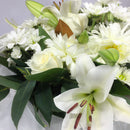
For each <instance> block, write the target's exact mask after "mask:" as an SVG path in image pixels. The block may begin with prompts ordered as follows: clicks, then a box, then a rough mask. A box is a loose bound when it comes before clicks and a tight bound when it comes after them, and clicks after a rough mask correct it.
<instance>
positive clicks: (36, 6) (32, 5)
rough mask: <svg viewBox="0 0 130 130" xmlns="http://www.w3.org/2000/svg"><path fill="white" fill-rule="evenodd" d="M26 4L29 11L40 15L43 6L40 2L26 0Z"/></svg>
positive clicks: (37, 15) (36, 15)
mask: <svg viewBox="0 0 130 130" xmlns="http://www.w3.org/2000/svg"><path fill="white" fill-rule="evenodd" d="M26 6H27V7H28V9H29V10H30V12H31V13H32V14H33V15H34V16H35V17H39V16H41V15H42V12H41V11H42V8H43V7H44V6H43V5H42V4H40V3H37V2H35V1H31V0H27V1H26Z"/></svg>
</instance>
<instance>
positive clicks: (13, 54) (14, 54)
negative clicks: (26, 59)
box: [11, 46, 22, 59]
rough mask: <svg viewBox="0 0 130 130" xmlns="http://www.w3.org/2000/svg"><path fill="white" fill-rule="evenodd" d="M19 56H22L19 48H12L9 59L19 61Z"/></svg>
mask: <svg viewBox="0 0 130 130" xmlns="http://www.w3.org/2000/svg"><path fill="white" fill-rule="evenodd" d="M21 56H22V53H21V50H20V48H19V47H18V46H15V47H13V50H12V52H11V57H12V58H14V59H19V58H21Z"/></svg>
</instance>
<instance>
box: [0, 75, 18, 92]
mask: <svg viewBox="0 0 130 130" xmlns="http://www.w3.org/2000/svg"><path fill="white" fill-rule="evenodd" d="M0 85H1V86H4V87H7V88H12V89H15V90H17V89H18V88H19V86H20V83H18V82H15V81H12V80H9V79H7V78H5V77H2V76H0Z"/></svg>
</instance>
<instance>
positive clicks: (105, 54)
mask: <svg viewBox="0 0 130 130" xmlns="http://www.w3.org/2000/svg"><path fill="white" fill-rule="evenodd" d="M99 55H100V57H102V59H103V60H104V61H105V62H106V64H108V65H111V66H113V65H115V63H116V62H117V61H118V59H119V52H118V50H116V49H115V48H110V49H106V50H102V51H99Z"/></svg>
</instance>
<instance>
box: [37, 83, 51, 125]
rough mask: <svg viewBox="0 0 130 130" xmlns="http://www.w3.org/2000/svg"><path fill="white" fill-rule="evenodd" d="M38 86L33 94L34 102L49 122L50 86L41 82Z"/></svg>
mask: <svg viewBox="0 0 130 130" xmlns="http://www.w3.org/2000/svg"><path fill="white" fill-rule="evenodd" d="M38 87H39V88H40V91H39V92H38V93H37V94H36V95H35V103H36V106H37V108H38V109H39V110H40V111H41V113H42V115H43V117H44V118H45V120H46V121H47V122H48V123H49V124H50V122H51V116H52V103H53V97H52V92H51V88H50V86H49V85H48V84H44V83H42V82H41V83H40V85H39V86H38Z"/></svg>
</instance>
